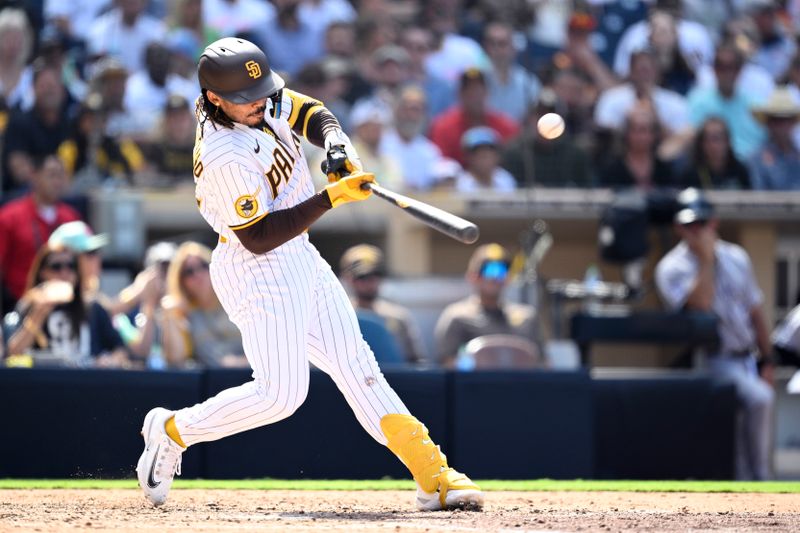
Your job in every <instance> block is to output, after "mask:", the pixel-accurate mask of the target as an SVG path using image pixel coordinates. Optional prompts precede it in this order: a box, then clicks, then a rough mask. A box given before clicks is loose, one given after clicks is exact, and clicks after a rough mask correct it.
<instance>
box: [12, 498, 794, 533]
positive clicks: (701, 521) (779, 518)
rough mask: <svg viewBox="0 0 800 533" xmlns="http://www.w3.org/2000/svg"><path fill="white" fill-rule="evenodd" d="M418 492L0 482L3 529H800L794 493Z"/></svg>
mask: <svg viewBox="0 0 800 533" xmlns="http://www.w3.org/2000/svg"><path fill="white" fill-rule="evenodd" d="M412 501H413V492H410V491H408V492H406V491H404V492H398V491H351V492H344V491H256V490H249V491H232V490H174V491H173V492H172V493H171V494H170V499H169V502H168V503H167V504H166V505H165V506H164V507H162V508H159V509H154V508H152V507H151V506H150V505H149V504H147V503H146V502H145V501H144V498H143V496H142V495H141V493H140V492H139V491H134V490H0V531H15V532H16V531H43V532H50V531H77V530H87V531H115V532H118V531H159V532H161V531H189V530H191V531H226V532H227V531H244V530H251V531H256V530H257V531H326V530H328V531H331V530H332V531H345V530H349V531H351V532H360V531H379V532H386V531H402V532H412V531H420V532H423V531H425V532H436V531H730V532H734V531H736V532H738V531H798V530H800V496H798V495H797V494H734V493H729V494H707V493H644V492H637V493H633V492H489V493H487V504H486V509H485V511H484V512H482V513H469V512H439V513H420V512H416V511H413V510H412V509H411V505H412Z"/></svg>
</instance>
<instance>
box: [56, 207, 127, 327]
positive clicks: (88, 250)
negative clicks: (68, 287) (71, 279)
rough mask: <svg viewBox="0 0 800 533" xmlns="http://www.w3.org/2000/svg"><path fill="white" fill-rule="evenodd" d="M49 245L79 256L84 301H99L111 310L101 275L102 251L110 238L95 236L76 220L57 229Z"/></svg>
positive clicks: (81, 222) (85, 225) (101, 235)
mask: <svg viewBox="0 0 800 533" xmlns="http://www.w3.org/2000/svg"><path fill="white" fill-rule="evenodd" d="M48 244H50V246H52V247H53V248H66V249H68V250H70V251H71V252H72V253H74V254H75V255H76V256H77V258H78V277H80V279H81V288H82V289H83V295H82V296H83V299H84V300H85V301H87V302H90V301H95V300H99V301H100V303H101V304H103V305H104V306H105V307H106V308H107V309H108V308H111V306H110V305H109V302H108V298H107V297H105V296H103V295H101V294H100V275H101V274H102V273H103V262H102V258H101V257H100V249H101V248H102V247H104V246H105V245H106V244H108V236H107V235H105V234H100V235H95V234H94V232H93V231H92V229H91V228H90V227H89V226H88V225H87V224H86V223H85V222H83V221H80V220H76V221H74V222H67V223H66V224H62V225H61V226H59V227H58V228H56V230H55V231H54V232H53V234H52V235H50V239H49V240H48ZM112 314H114V313H113V309H112Z"/></svg>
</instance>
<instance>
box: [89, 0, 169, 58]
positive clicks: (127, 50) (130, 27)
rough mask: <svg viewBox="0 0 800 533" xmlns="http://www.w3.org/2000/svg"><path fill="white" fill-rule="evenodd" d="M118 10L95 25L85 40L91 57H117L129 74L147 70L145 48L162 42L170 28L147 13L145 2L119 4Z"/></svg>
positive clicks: (129, 0) (135, 0) (124, 0)
mask: <svg viewBox="0 0 800 533" xmlns="http://www.w3.org/2000/svg"><path fill="white" fill-rule="evenodd" d="M118 6H119V7H116V8H114V9H112V10H111V11H109V12H108V13H106V14H104V15H102V16H101V17H99V18H98V19H96V20H95V21H94V23H93V24H92V26H91V28H90V29H89V34H88V36H87V39H86V42H87V46H88V49H89V53H90V55H92V56H104V55H110V56H113V57H116V58H118V59H119V60H120V61H122V64H123V65H124V66H125V68H126V69H127V70H128V72H131V73H133V72H137V71H138V70H140V69H142V68H143V67H144V50H145V48H146V47H147V45H148V44H149V43H151V42H153V41H161V40H163V39H164V36H165V35H166V33H167V27H166V25H165V24H164V23H163V22H161V21H160V20H158V19H157V18H154V17H151V16H150V15H148V14H147V13H145V12H144V10H145V7H146V6H147V1H146V0H119V2H118Z"/></svg>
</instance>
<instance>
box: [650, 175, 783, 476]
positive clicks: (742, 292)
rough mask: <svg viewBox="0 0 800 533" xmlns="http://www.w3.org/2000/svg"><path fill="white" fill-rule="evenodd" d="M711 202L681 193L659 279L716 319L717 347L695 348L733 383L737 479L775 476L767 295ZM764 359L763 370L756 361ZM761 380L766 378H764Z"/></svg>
mask: <svg viewBox="0 0 800 533" xmlns="http://www.w3.org/2000/svg"><path fill="white" fill-rule="evenodd" d="M717 226H718V223H717V219H716V217H715V216H714V208H713V206H712V204H711V203H710V202H709V201H708V199H707V198H706V197H705V196H704V195H703V193H702V192H701V191H699V190H698V189H686V190H684V191H682V192H681V193H680V194H679V195H678V210H677V212H676V215H675V230H676V232H677V233H678V236H679V237H680V238H681V242H680V243H679V244H678V245H677V246H676V247H675V248H673V249H672V250H670V251H669V252H668V253H667V254H666V255H665V256H664V257H663V258H662V259H661V261H659V263H658V265H657V267H656V276H655V277H656V285H657V287H658V291H659V293H660V294H661V299H662V300H663V302H664V303H665V305H666V306H667V307H668V308H669V309H671V310H674V311H680V310H688V311H703V312H707V313H713V314H714V315H715V316H716V317H717V331H718V334H719V345H718V346H714V347H712V348H704V349H702V350H699V352H698V353H697V358H696V359H697V361H698V362H699V363H700V364H701V366H702V367H703V368H705V369H706V370H707V371H708V372H710V373H711V375H712V376H713V377H715V378H716V379H718V380H719V381H722V382H727V383H732V384H733V385H734V386H735V387H736V393H737V395H738V397H739V403H740V412H741V416H740V417H739V419H738V421H737V430H736V446H735V451H736V478H737V479H744V480H748V479H754V480H763V479H768V478H769V477H770V468H769V459H770V442H771V437H772V424H771V417H772V405H773V402H774V397H775V393H774V392H773V390H772V386H771V381H772V367H773V365H772V362H771V359H770V354H771V353H772V344H771V341H770V332H769V329H768V328H767V323H766V320H765V318H764V311H763V308H762V307H763V294H762V293H761V289H759V287H758V283H757V282H756V278H755V273H754V272H753V266H752V264H751V262H750V258H749V257H748V256H747V253H746V252H745V251H744V250H743V249H742V248H741V247H740V246H737V245H735V244H733V243H729V242H725V241H723V240H721V239H720V238H719V237H718V235H717ZM759 360H760V362H761V363H762V365H761V370H760V372H761V376H759V373H758V372H757V370H756V362H757V361H759ZM762 378H763V379H762Z"/></svg>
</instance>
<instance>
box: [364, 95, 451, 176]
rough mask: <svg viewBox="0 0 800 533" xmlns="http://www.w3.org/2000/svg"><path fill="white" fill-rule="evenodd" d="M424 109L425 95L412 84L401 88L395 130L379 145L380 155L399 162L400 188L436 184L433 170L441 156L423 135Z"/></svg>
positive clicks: (386, 133)
mask: <svg viewBox="0 0 800 533" xmlns="http://www.w3.org/2000/svg"><path fill="white" fill-rule="evenodd" d="M425 109H426V106H425V93H424V92H422V90H421V89H420V88H419V87H417V86H414V85H408V86H406V87H404V88H403V89H402V90H401V91H400V94H399V95H398V97H397V104H395V107H394V121H393V123H394V127H392V128H389V129H387V130H386V131H385V132H384V133H383V135H382V136H381V143H380V152H381V153H382V154H385V155H388V156H393V157H394V158H395V160H396V161H397V162H398V163H399V165H400V168H401V171H402V174H403V187H404V188H410V189H416V190H423V191H424V190H427V189H430V188H432V187H433V186H434V185H435V181H434V176H433V167H434V165H435V164H436V162H437V161H438V160H439V159H441V157H442V153H441V151H440V150H439V147H438V146H436V145H435V144H433V143H432V142H431V141H430V139H428V138H427V137H425V135H423V132H424V131H425ZM365 168H369V167H365Z"/></svg>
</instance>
